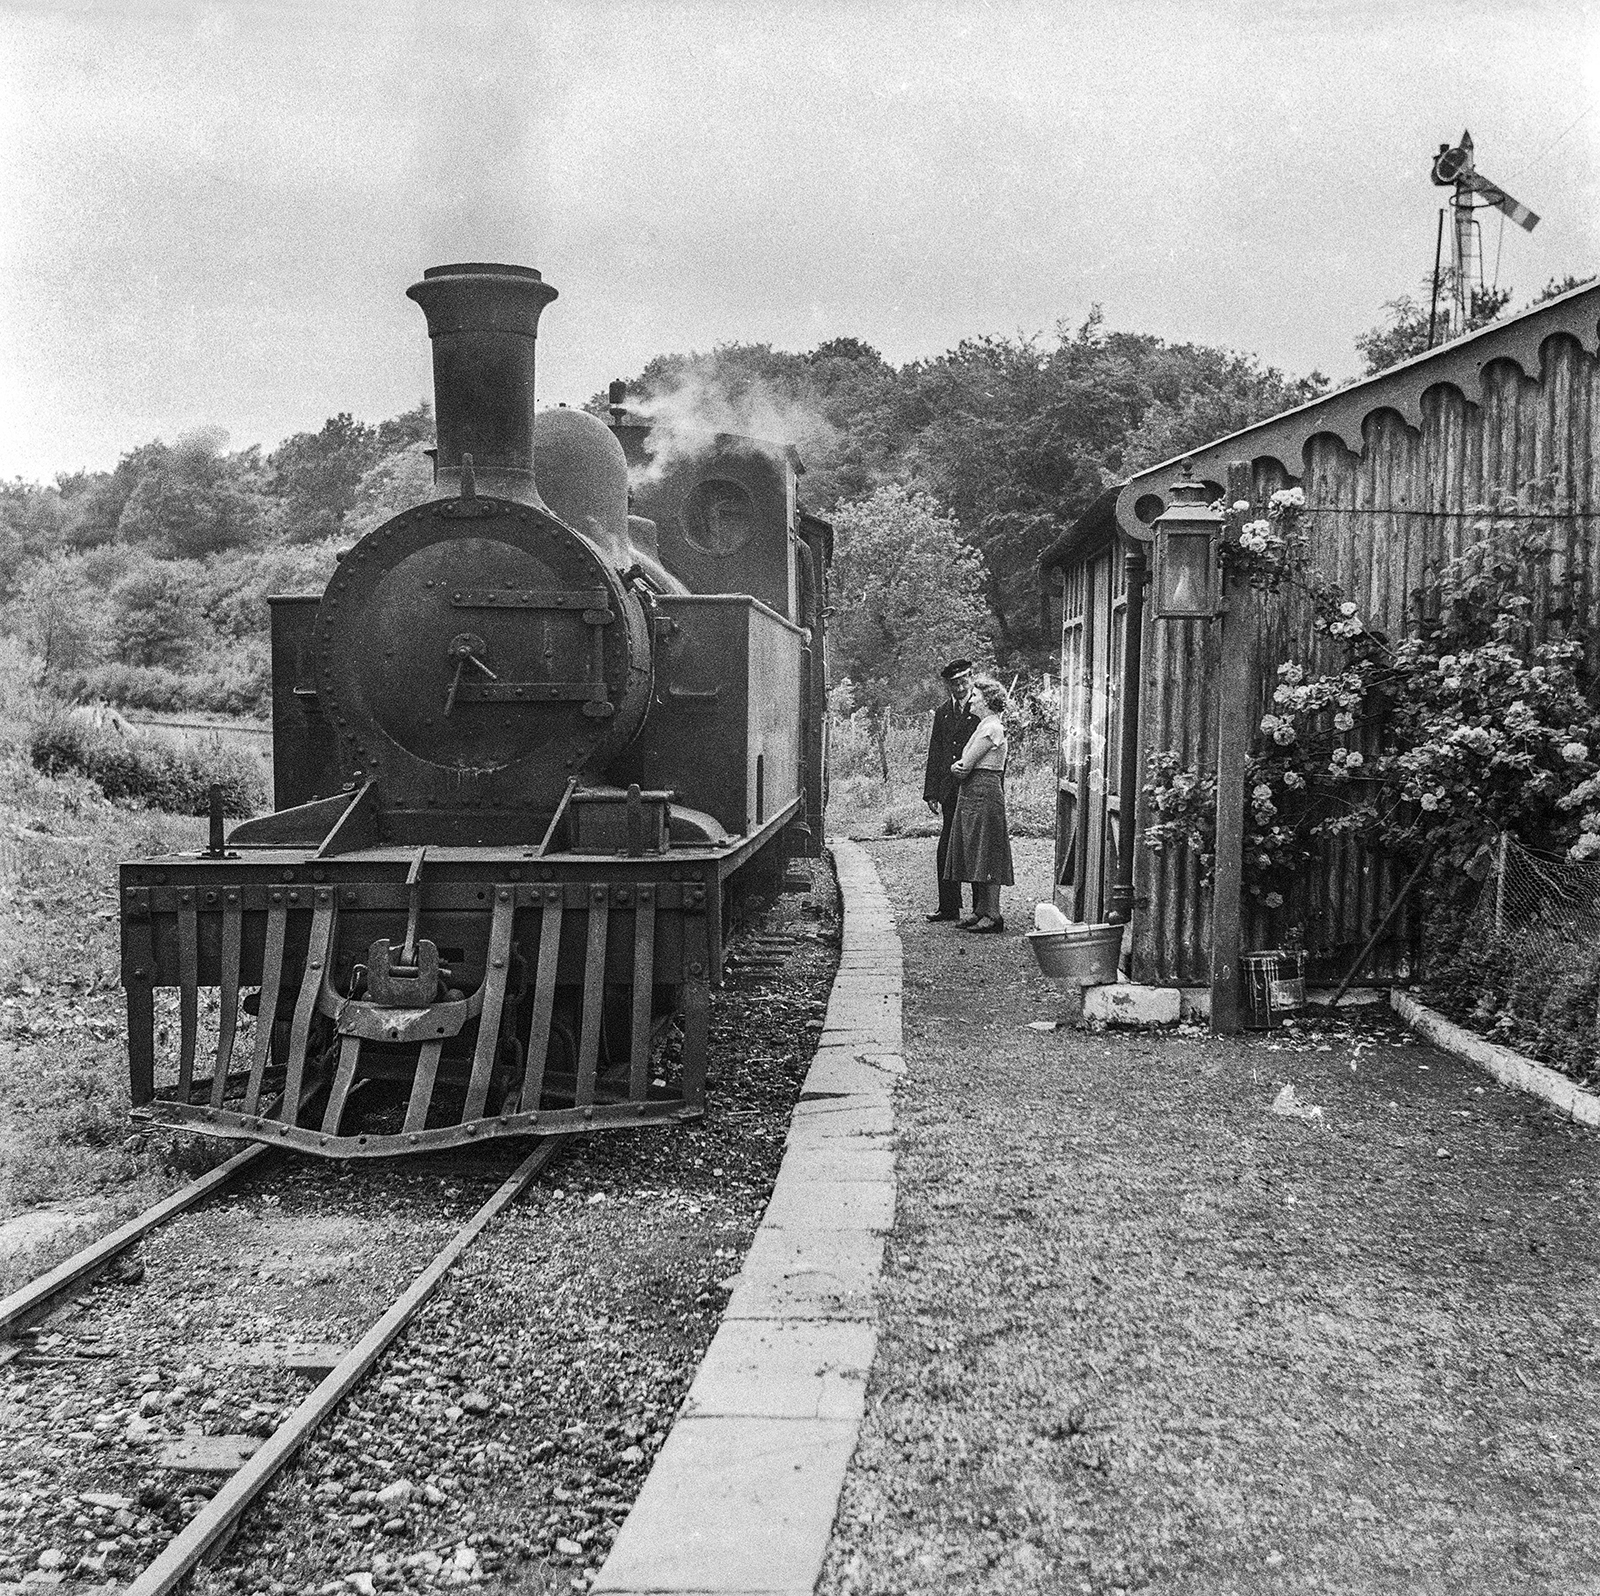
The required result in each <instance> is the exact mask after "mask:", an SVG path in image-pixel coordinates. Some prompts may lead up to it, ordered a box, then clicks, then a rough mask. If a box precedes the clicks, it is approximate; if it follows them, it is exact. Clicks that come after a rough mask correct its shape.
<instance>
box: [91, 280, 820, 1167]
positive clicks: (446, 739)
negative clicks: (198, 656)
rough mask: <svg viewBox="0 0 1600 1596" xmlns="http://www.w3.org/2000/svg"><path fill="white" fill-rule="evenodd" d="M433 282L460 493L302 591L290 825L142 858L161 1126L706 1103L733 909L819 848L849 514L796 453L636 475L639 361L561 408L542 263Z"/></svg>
mask: <svg viewBox="0 0 1600 1596" xmlns="http://www.w3.org/2000/svg"><path fill="white" fill-rule="evenodd" d="M407 292H408V294H409V296H410V297H411V298H412V299H413V300H415V301H416V302H417V303H418V304H419V305H420V306H421V308H422V310H423V312H424V314H425V316H426V318H427V324H428V333H429V336H430V338H431V340H432V351H433V371H434V387H435V409H436V418H437V427H438V447H437V450H436V453H435V461H434V472H435V480H434V486H433V490H432V492H431V493H430V494H429V496H428V497H427V498H425V499H423V500H422V501H420V502H418V503H416V504H414V505H411V506H410V507H408V508H407V509H405V510H402V511H401V512H400V513H399V514H397V515H395V516H393V517H392V518H391V519H389V520H388V521H386V522H384V523H383V524H382V525H381V526H379V527H377V528H375V529H374V530H373V531H371V532H369V533H368V534H367V535H366V536H365V537H363V538H362V539H361V540H360V542H358V543H357V544H356V545H355V546H354V547H353V548H350V549H348V550H346V551H345V552H344V553H343V554H342V555H341V557H340V560H339V564H338V567H337V569H336V571H335V573H334V575H333V577H332V579H331V580H330V581H329V583H328V585H327V588H326V590H325V591H324V592H323V593H321V594H319V595H308V596H302V595H290V596H280V597H275V598H273V599H272V601H271V611H272V673H273V710H272V713H273V772H274V801H275V804H276V809H275V812H273V813H271V814H268V815H263V816H261V817H259V818H256V819H253V820H249V821H246V822H244V823H243V824H241V825H238V826H237V827H235V828H234V829H233V831H232V832H231V834H228V835H226V836H224V835H223V832H222V827H221V822H220V818H216V817H214V818H213V821H212V827H211V839H210V846H209V847H208V848H207V850H206V851H205V852H204V853H202V854H196V855H182V856H174V857H166V858H152V859H142V860H138V861H135V862H131V863H128V864H125V865H124V866H123V869H122V875H121V913H122V978H123V984H124V986H125V988H126V996H127V1012H128V1049H129V1067H130V1078H131V1088H132V1097H133V1103H134V1112H135V1115H136V1116H138V1117H142V1118H145V1119H148V1120H152V1121H155V1122H157V1123H161V1124H165V1125H172V1126H182V1127H188V1128H191V1129H195V1130H200V1131H204V1132H206V1133H208V1134H212V1135H218V1136H227V1137H236V1138H247V1139H254V1140H261V1141H268V1142H272V1143H275V1144H280V1145H287V1146H291V1147H295V1148H298V1149H301V1150H302V1151H305V1152H310V1153H314V1154H322V1155H325V1156H329V1157H340V1158H348V1157H362V1156H378V1155H385V1154H393V1153H400V1152H406V1151H411V1150H413V1149H424V1148H438V1147H441V1146H451V1145H459V1144H462V1143H465V1142H469V1141H472V1140H475V1139H484V1138H489V1137H495V1136H504V1135H514V1134H529V1133H538V1134H546V1133H551V1132H563V1131H566V1132H570V1131H586V1130H591V1129H596V1128H600V1127H605V1126H617V1125H630V1126H631V1125H641V1124H656V1123H663V1122H669V1121H673V1120H677V1119H682V1118H688V1117H693V1116H695V1115H698V1114H700V1113H702V1112H703V1110H704V1103H705V1089H706V1062H707V1060H706V1055H707V1031H708V1009H709V996H710V990H711V988H712V986H713V985H715V984H716V983H717V982H718V981H719V980H720V977H721V972H722V963H723V943H724V938H725V936H726V934H727V931H728V928H729V919H730V915H732V914H734V913H735V912H736V911H737V907H738V904H739V903H740V901H741V900H742V899H743V898H744V897H745V896H746V895H747V894H757V895H762V894H770V893H771V892H772V891H774V890H776V888H777V886H778V885H779V884H780V883H781V877H782V872H783V867H784V863H785V860H786V858H787V857H788V856H789V855H791V854H801V853H807V854H814V853H816V852H817V851H818V849H819V846H820V840H821V809H822V801H823V707H824V698H825V680H824V667H823V646H822V645H823V624H824V615H825V613H826V582H827V566H828V561H829V558H830V555H831V533H830V530H829V528H828V526H827V524H826V523H825V522H822V521H819V520H817V519H816V518H815V517H812V516H810V515H808V514H806V513H805V511H803V510H802V509H801V508H800V507H799V505H798V502H797V496H796V475H797V472H798V470H799V462H798V461H797V459H796V458H795V457H794V455H793V452H792V450H789V449H787V448H785V447H783V446H781V445H778V444H773V443H770V442H763V441H761V440H757V439H751V438H742V437H732V436H725V435H724V436H719V437H717V438H716V439H715V442H714V443H712V444H710V445H709V446H708V447H707V448H705V449H703V450H701V451H699V452H698V453H694V454H692V455H690V456H686V457H684V458H681V459H679V460H677V461H676V462H675V463H672V464H670V465H668V466H667V468H666V469H664V470H661V471H655V470H654V469H651V470H649V471H644V472H642V473H641V471H640V469H639V468H641V467H644V466H646V465H647V464H648V461H649V455H648V431H647V429H646V428H644V427H642V426H638V425H634V424H633V423H632V422H631V421H630V420H629V417H628V413H627V411H626V408H625V406H624V405H623V403H622V398H623V395H622V394H621V393H620V392H619V388H620V385H617V384H613V394H612V397H613V408H612V418H613V420H612V425H610V426H608V425H607V424H606V423H605V422H604V421H602V420H600V419H599V418H598V417H595V416H591V415H589V414H587V413H585V412H581V411H575V410H567V409H554V410H545V411H542V412H539V413H538V414H537V415H536V414H535V409H534V348H535V338H536V333H537V328H538V322H539V317H540V313H541V312H542V310H543V309H544V307H545V306H546V304H548V303H549V301H551V300H552V299H554V298H555V297H556V291H555V289H554V288H552V287H551V286H550V285H549V284H547V283H546V282H544V281H543V279H542V277H541V276H540V274H539V273H538V272H537V271H534V270H532V269H531V268H527V267H519V266H505V265H483V264H462V265H451V266H440V267H435V268H433V269H431V270H429V271H427V272H425V273H424V275H423V279H422V281H421V282H418V283H416V284H414V285H413V286H412V287H411V288H410V289H408V290H407ZM630 468H633V470H634V474H635V476H640V477H642V480H641V483H640V487H639V490H638V492H637V494H636V495H635V502H634V503H633V504H632V505H630V492H629V480H630ZM358 1094H360V1095H361V1096H362V1097H363V1098H364V1099H365V1104H364V1106H363V1118H362V1121H361V1123H360V1125H359V1126H354V1127H353V1128H347V1124H346V1122H347V1120H353V1118H354V1105H355V1103H356V1100H357V1095H358Z"/></svg>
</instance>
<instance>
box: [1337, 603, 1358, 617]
mask: <svg viewBox="0 0 1600 1596" xmlns="http://www.w3.org/2000/svg"><path fill="white" fill-rule="evenodd" d="M1355 612H1356V607H1355V605H1354V604H1352V603H1351V602H1350V600H1349V599H1346V600H1345V601H1344V603H1343V604H1341V605H1340V606H1339V613H1340V614H1341V615H1354V614H1355Z"/></svg>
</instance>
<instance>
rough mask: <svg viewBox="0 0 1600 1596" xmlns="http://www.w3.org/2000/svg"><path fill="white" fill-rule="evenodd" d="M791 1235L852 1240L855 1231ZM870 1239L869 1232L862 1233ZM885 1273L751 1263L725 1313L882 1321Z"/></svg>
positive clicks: (835, 1266) (742, 1316)
mask: <svg viewBox="0 0 1600 1596" xmlns="http://www.w3.org/2000/svg"><path fill="white" fill-rule="evenodd" d="M779 1234H788V1235H820V1236H828V1237H835V1236H841V1235H846V1236H847V1235H851V1234H854V1232H851V1231H838V1230H831V1231H820V1232H810V1231H788V1232H779ZM860 1234H869V1232H860ZM880 1273H881V1269H878V1268H872V1269H848V1268H845V1267H843V1266H842V1265H839V1264H830V1265H827V1266H826V1267H823V1268H818V1269H801V1268H792V1269H756V1268H753V1267H752V1266H750V1265H749V1264H746V1266H745V1267H744V1268H743V1269H741V1270H740V1271H739V1273H738V1275H737V1276H736V1277H735V1282H736V1283H735V1285H734V1287H733V1293H732V1295H731V1296H730V1297H729V1298H728V1305H727V1307H726V1308H724V1309H723V1311H722V1317H723V1319H724V1321H727V1320H730V1319H794V1320H799V1319H804V1320H821V1319H864V1320H869V1321H873V1322H875V1321H876V1319H877V1316H878V1304H877V1292H878V1277H879V1275H880Z"/></svg>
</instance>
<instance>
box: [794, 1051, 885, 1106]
mask: <svg viewBox="0 0 1600 1596" xmlns="http://www.w3.org/2000/svg"><path fill="white" fill-rule="evenodd" d="M894 1076H895V1072H894V1071H893V1070H886V1069H882V1068H880V1067H879V1066H878V1065H876V1064H869V1063H868V1062H867V1061H866V1059H864V1058H862V1057H861V1056H860V1055H859V1054H856V1053H843V1054H836V1055H834V1056H832V1057H829V1058H825V1059H820V1060H819V1061H818V1062H817V1063H815V1064H813V1065H812V1066H811V1069H810V1071H809V1073H808V1074H807V1075H806V1081H805V1090H806V1091H808V1092H842V1093H846V1094H848V1095H850V1096H871V1095H873V1094H874V1093H878V1092H885V1093H886V1092H888V1091H890V1090H891V1089H892V1088H893V1086H894Z"/></svg>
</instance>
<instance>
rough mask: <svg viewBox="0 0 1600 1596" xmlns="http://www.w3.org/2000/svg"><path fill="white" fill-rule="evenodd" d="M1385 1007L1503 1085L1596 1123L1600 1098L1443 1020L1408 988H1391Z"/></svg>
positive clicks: (1579, 1119) (1583, 1122) (1584, 1121)
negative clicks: (1528, 1093) (1387, 1006)
mask: <svg viewBox="0 0 1600 1596" xmlns="http://www.w3.org/2000/svg"><path fill="white" fill-rule="evenodd" d="M1389 1003H1390V1006H1391V1007H1392V1008H1393V1009H1394V1011H1395V1013H1396V1014H1398V1015H1399V1016H1400V1018H1401V1019H1402V1020H1404V1021H1405V1022H1406V1024H1407V1025H1409V1026H1410V1027H1411V1029H1412V1030H1413V1031H1415V1032H1416V1033H1417V1034H1418V1035H1419V1036H1425V1037H1427V1039H1428V1040H1429V1041H1430V1042H1432V1043H1433V1044H1434V1046H1435V1047H1442V1048H1443V1049H1444V1050H1445V1052H1447V1053H1454V1054H1455V1055H1456V1057H1457V1058H1464V1059H1465V1060H1466V1061H1467V1062H1468V1063H1469V1064H1476V1065H1477V1066H1478V1068H1479V1069H1481V1070H1487V1071H1488V1073H1489V1074H1490V1075H1492V1076H1494V1078H1495V1079H1496V1080H1497V1081H1499V1082H1500V1083H1501V1085H1502V1086H1514V1087H1516V1089H1517V1090H1518V1091H1519V1092H1532V1093H1533V1095H1534V1096H1535V1097H1542V1098H1543V1099H1544V1100H1545V1101H1546V1102H1547V1103H1550V1104H1553V1105H1554V1106H1555V1107H1556V1108H1559V1109H1560V1110H1561V1111H1562V1113H1564V1114H1569V1115H1571V1117H1572V1118H1573V1119H1575V1120H1576V1121H1577V1122H1578V1123H1579V1124H1580V1125H1600V1097H1596V1096H1595V1095H1594V1093H1593V1092H1586V1091H1584V1089H1583V1088H1582V1087H1581V1086H1575V1085H1574V1084H1573V1083H1572V1082H1571V1081H1569V1080H1568V1079H1567V1077H1566V1076H1565V1075H1562V1074H1560V1073H1558V1072H1557V1071H1556V1070H1553V1069H1550V1068H1548V1067H1547V1066H1546V1065H1543V1064H1536V1063H1534V1061H1533V1060H1532V1059H1531V1058H1524V1057H1523V1056H1522V1054H1521V1053H1515V1052H1513V1051H1512V1050H1511V1049H1510V1048H1509V1047H1501V1046H1500V1045H1499V1044H1498V1043H1497V1042H1490V1041H1487V1040H1486V1039H1485V1038H1483V1037H1481V1036H1478V1035H1476V1034H1475V1033H1474V1032H1472V1031H1469V1030H1467V1029H1466V1027H1465V1026H1461V1025H1457V1024H1456V1023H1455V1022H1454V1021H1453V1020H1447V1019H1446V1018H1445V1017H1444V1015H1442V1014H1440V1013H1438V1012H1436V1011H1435V1010H1433V1009H1430V1008H1429V1007H1427V1005H1426V1004H1423V1003H1419V1002H1417V1000H1416V999H1415V998H1414V997H1412V996H1411V995H1410V994H1409V993H1408V992H1401V991H1398V990H1396V991H1392V992H1390V994H1389Z"/></svg>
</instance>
